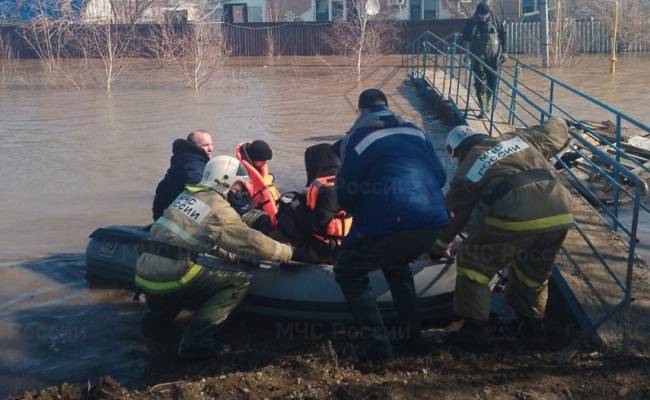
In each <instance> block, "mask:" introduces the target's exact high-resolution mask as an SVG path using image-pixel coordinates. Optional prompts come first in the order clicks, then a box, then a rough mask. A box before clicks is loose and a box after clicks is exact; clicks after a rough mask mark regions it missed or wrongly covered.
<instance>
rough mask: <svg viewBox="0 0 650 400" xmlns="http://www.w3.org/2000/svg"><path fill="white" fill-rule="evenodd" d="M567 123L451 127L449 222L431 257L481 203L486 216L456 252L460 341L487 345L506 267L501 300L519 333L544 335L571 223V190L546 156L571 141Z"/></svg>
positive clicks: (445, 245) (446, 252)
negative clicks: (494, 283)
mask: <svg viewBox="0 0 650 400" xmlns="http://www.w3.org/2000/svg"><path fill="white" fill-rule="evenodd" d="M568 142H569V135H568V130H567V126H566V124H565V123H564V121H562V120H561V119H550V120H549V121H548V122H546V123H545V124H543V125H542V126H535V127H532V128H530V129H521V130H517V131H515V132H513V133H507V134H503V135H501V136H498V137H490V136H488V135H486V134H484V133H482V132H475V131H473V130H472V129H471V128H470V127H469V126H459V127H456V128H454V129H453V130H452V131H451V132H450V133H449V135H448V137H447V153H448V154H449V157H450V158H452V159H457V160H458V168H457V170H456V174H455V176H454V178H453V180H452V182H451V187H450V189H449V192H448V193H447V195H446V201H447V207H448V208H449V210H450V212H451V213H452V221H451V224H450V225H449V227H448V228H447V229H445V230H444V231H443V232H442V233H441V234H440V235H439V237H438V239H437V241H436V243H435V246H434V251H433V253H434V255H437V256H448V255H449V247H450V243H451V242H452V240H453V239H454V237H455V236H456V235H457V234H458V233H460V231H461V230H462V229H463V226H464V225H465V224H466V223H467V221H468V219H469V217H470V214H471V213H472V210H473V209H474V208H475V207H476V206H477V205H479V203H482V205H483V206H484V207H485V210H486V214H487V216H486V217H485V219H484V220H483V222H482V223H481V224H480V225H479V226H478V227H477V228H476V229H472V231H471V232H470V235H469V237H468V238H467V239H465V240H464V241H463V244H462V246H461V248H460V250H459V253H458V257H457V261H458V263H457V274H458V275H457V279H456V291H455V294H454V310H455V312H456V313H457V314H458V315H460V316H461V317H463V318H465V323H464V325H463V328H462V329H461V331H460V332H459V334H458V335H457V336H456V337H455V338H456V339H455V340H456V341H457V342H458V343H460V344H465V345H470V346H480V345H484V344H485V343H486V341H487V335H488V330H487V326H488V320H489V316H490V297H491V290H490V286H489V284H490V281H491V280H492V278H493V277H494V275H495V274H496V272H497V271H499V270H501V269H503V268H506V267H509V276H508V286H507V292H506V300H507V301H508V303H509V304H510V305H511V306H512V307H513V308H514V310H515V312H516V313H517V315H518V317H519V327H520V332H521V334H522V337H523V338H526V339H532V338H534V339H543V326H542V324H541V321H542V318H543V317H544V311H545V308H546V299H547V293H548V292H547V290H548V286H547V284H548V279H549V277H550V276H551V270H552V268H553V263H554V260H555V256H556V254H557V252H558V250H559V249H560V246H561V245H562V242H563V241H564V238H565V236H566V234H567V230H568V228H569V227H571V225H572V223H573V217H572V214H571V203H572V201H571V194H570V192H569V191H568V190H567V189H566V188H565V187H564V186H563V184H562V183H561V182H559V181H557V180H556V179H555V176H554V175H553V173H552V172H551V171H552V170H553V167H552V166H551V164H550V163H549V162H548V159H549V158H550V157H552V156H553V155H555V154H557V153H558V152H560V151H561V150H562V149H563V148H564V147H566V146H567V145H568Z"/></svg>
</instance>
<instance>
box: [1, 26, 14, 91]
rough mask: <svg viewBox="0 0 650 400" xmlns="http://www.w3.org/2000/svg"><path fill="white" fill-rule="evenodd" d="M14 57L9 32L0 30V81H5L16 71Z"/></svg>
mask: <svg viewBox="0 0 650 400" xmlns="http://www.w3.org/2000/svg"><path fill="white" fill-rule="evenodd" d="M15 58H16V57H15V52H14V48H13V46H12V44H11V40H10V38H9V34H7V33H3V32H0V83H2V84H4V83H6V82H7V80H8V79H9V77H10V76H11V75H13V73H14V72H15V71H16V62H15Z"/></svg>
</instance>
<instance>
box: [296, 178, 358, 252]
mask: <svg viewBox="0 0 650 400" xmlns="http://www.w3.org/2000/svg"><path fill="white" fill-rule="evenodd" d="M335 179H336V178H335V177H334V176H326V177H323V178H316V179H314V180H313V181H312V182H311V183H310V184H309V186H308V187H307V193H306V198H307V199H306V202H307V207H309V209H311V210H315V209H316V204H317V203H318V196H319V194H320V190H321V188H323V187H333V186H334V180H335ZM351 226H352V216H351V215H350V214H348V213H347V212H346V211H345V210H339V211H337V212H336V214H334V216H333V217H332V219H331V220H330V221H329V223H328V224H327V228H326V229H325V235H319V234H316V233H315V234H314V237H315V238H316V239H318V240H320V241H322V242H325V243H328V242H329V241H330V240H334V241H335V242H336V243H337V244H341V240H342V239H343V238H344V237H345V235H347V234H348V232H350V227H351Z"/></svg>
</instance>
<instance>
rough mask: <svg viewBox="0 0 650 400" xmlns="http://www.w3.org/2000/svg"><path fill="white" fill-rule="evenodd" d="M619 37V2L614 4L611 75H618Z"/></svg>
mask: <svg viewBox="0 0 650 400" xmlns="http://www.w3.org/2000/svg"><path fill="white" fill-rule="evenodd" d="M617 36H618V1H615V2H614V21H613V22H612V57H611V59H610V65H609V73H610V74H615V73H616V44H617V42H618V41H617V40H616V39H617Z"/></svg>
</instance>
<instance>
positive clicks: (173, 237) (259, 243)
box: [136, 186, 292, 282]
mask: <svg viewBox="0 0 650 400" xmlns="http://www.w3.org/2000/svg"><path fill="white" fill-rule="evenodd" d="M149 235H150V237H151V239H153V240H155V241H158V242H163V243H166V244H169V245H172V246H177V247H181V248H184V249H187V250H188V251H189V252H194V253H203V252H207V253H214V254H219V252H220V250H221V251H223V250H225V251H227V252H230V253H234V254H235V255H237V256H239V257H241V258H243V259H246V260H250V261H262V260H269V261H279V262H287V261H289V260H290V259H291V256H292V249H291V248H290V247H289V246H288V245H286V244H283V243H279V242H276V241H275V240H273V239H271V238H269V237H267V236H265V235H264V234H262V233H261V232H258V231H256V230H254V229H252V228H249V227H248V226H247V225H246V224H245V223H244V222H243V221H242V220H241V217H240V216H239V214H238V213H237V212H236V211H235V210H234V209H233V208H232V207H231V206H230V204H228V202H227V201H226V200H225V199H224V197H223V195H221V194H219V193H217V192H215V191H214V190H211V189H208V188H206V187H202V186H186V188H185V191H183V192H182V193H181V194H180V195H179V196H178V197H177V198H176V199H175V200H174V201H173V202H172V204H171V205H170V206H169V207H168V208H167V209H166V210H165V211H164V213H163V216H162V217H160V218H159V219H158V220H156V222H155V223H154V224H153V225H152V226H151V230H150V231H149ZM192 264H193V262H192V261H191V260H173V259H170V258H166V257H162V256H159V255H156V254H150V253H143V254H142V255H140V257H139V258H138V261H137V264H136V276H138V277H140V278H144V279H146V280H148V281H153V282H167V281H175V280H178V279H180V278H181V277H183V276H184V275H185V274H186V273H187V271H188V269H189V268H190V267H191V265H192Z"/></svg>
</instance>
